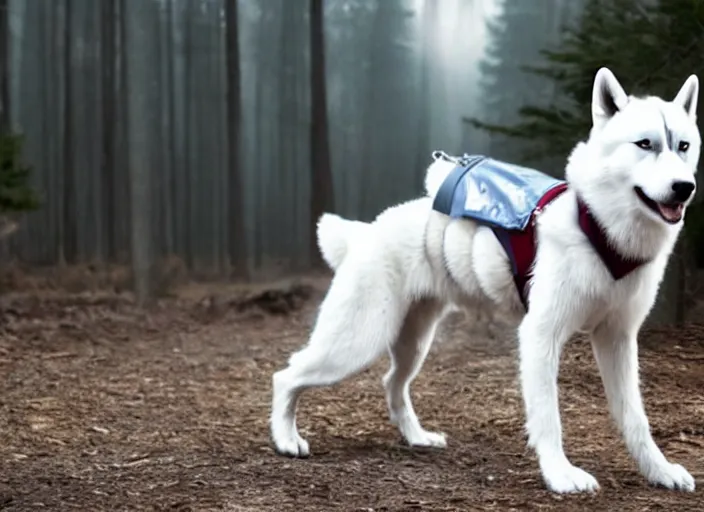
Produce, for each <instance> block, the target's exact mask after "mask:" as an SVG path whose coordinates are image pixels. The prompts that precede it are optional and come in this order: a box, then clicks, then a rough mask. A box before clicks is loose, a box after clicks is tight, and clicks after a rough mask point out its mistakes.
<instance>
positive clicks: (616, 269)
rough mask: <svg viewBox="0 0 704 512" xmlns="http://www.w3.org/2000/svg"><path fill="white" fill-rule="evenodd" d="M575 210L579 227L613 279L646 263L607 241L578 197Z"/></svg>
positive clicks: (602, 231) (617, 278)
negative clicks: (622, 253) (625, 255)
mask: <svg viewBox="0 0 704 512" xmlns="http://www.w3.org/2000/svg"><path fill="white" fill-rule="evenodd" d="M577 211H578V212H579V227H581V228H582V232H583V233H584V234H585V235H586V236H587V238H588V239H589V241H590V242H591V244H592V247H594V250H595V251H596V252H597V254H599V256H600V257H601V261H603V262H604V265H605V266H606V268H607V269H608V270H609V272H610V273H611V276H612V277H613V278H614V279H616V280H619V279H621V278H622V277H625V276H626V275H628V274H630V273H631V272H633V271H634V270H635V269H637V268H638V267H640V266H641V265H645V264H646V263H648V261H647V260H637V259H629V258H626V257H624V256H622V255H621V254H620V253H619V252H617V251H616V249H614V247H613V246H612V245H611V243H610V242H609V239H608V238H607V236H606V232H605V231H604V230H603V229H602V228H601V225H599V223H598V222H597V220H596V219H595V218H594V216H593V215H592V214H591V212H590V211H589V208H588V207H587V205H586V204H585V203H584V202H582V200H581V199H579V198H577Z"/></svg>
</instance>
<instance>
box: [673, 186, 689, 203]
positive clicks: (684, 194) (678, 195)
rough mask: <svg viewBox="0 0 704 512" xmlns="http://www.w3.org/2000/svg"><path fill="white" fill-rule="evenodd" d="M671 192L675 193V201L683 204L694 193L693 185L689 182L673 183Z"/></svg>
mask: <svg viewBox="0 0 704 512" xmlns="http://www.w3.org/2000/svg"><path fill="white" fill-rule="evenodd" d="M672 191H673V192H674V193H675V201H679V202H680V203H684V202H685V201H686V200H687V199H689V196H691V195H692V192H694V183H692V182H691V181H675V182H674V183H673V184H672Z"/></svg>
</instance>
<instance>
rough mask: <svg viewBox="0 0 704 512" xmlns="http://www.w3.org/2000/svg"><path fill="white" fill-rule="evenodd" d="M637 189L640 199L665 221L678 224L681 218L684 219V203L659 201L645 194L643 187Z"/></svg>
mask: <svg viewBox="0 0 704 512" xmlns="http://www.w3.org/2000/svg"><path fill="white" fill-rule="evenodd" d="M635 191H636V195H637V196H638V197H639V198H640V200H641V201H643V203H644V204H645V205H646V206H647V207H648V208H650V209H651V210H653V211H654V212H655V213H657V214H658V215H660V217H662V219H663V220H664V221H665V222H667V223H669V224H677V223H678V222H679V221H680V220H682V214H683V213H684V203H658V202H657V201H653V200H652V199H650V198H649V197H648V196H647V195H645V192H643V189H641V188H640V187H635Z"/></svg>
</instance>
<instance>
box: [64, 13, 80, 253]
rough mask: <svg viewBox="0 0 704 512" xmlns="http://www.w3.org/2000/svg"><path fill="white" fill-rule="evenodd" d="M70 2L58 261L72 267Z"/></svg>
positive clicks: (65, 66)
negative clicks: (60, 233) (60, 251)
mask: <svg viewBox="0 0 704 512" xmlns="http://www.w3.org/2000/svg"><path fill="white" fill-rule="evenodd" d="M72 4H73V2H72V0H65V4H64V6H65V10H64V16H65V26H64V39H63V43H64V48H63V50H64V84H63V85H64V115H63V120H64V123H63V132H64V141H63V142H64V148H63V175H64V180H63V196H64V199H63V211H62V217H63V225H64V241H63V249H64V250H63V254H62V260H63V261H64V262H69V263H74V262H75V261H76V253H77V239H76V198H75V183H74V182H75V180H74V176H75V169H74V158H73V100H72V96H73V85H72V84H73V76H72V74H73V66H72V59H71V54H72V52H71V32H72V30H73V23H72V19H71V18H72V17H73V5H72Z"/></svg>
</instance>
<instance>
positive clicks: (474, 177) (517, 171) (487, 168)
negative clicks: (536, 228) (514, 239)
mask: <svg viewBox="0 0 704 512" xmlns="http://www.w3.org/2000/svg"><path fill="white" fill-rule="evenodd" d="M433 158H435V159H436V160H437V159H438V158H443V159H445V160H448V161H450V162H453V163H455V164H456V165H457V167H455V169H454V170H453V171H452V172H451V173H450V174H449V176H448V177H447V178H446V179H445V181H444V182H443V184H442V186H441V187H440V190H439V191H438V193H437V196H435V202H434V203H433V209H434V210H437V211H439V212H440V213H444V214H446V215H449V216H450V217H452V218H460V217H467V218H470V219H474V220H475V221H477V222H479V223H481V224H484V225H487V226H490V227H493V228H500V229H505V230H523V229H525V228H526V226H527V225H528V222H529V221H530V219H531V216H532V215H533V213H534V212H535V209H536V208H537V206H538V202H539V201H540V199H541V198H543V197H544V196H545V194H546V193H547V192H548V191H550V189H552V188H554V187H556V186H558V185H562V184H564V183H565V182H564V181H562V180H558V179H556V178H553V177H552V176H548V175H547V174H544V173H542V172H539V171H536V170H535V169H529V168H527V167H521V166H519V165H513V164H508V163H505V162H500V161H498V160H494V159H492V158H488V157H485V156H482V155H467V154H465V155H463V156H462V157H459V158H454V157H450V156H448V155H446V154H445V153H443V152H440V151H436V152H434V153H433Z"/></svg>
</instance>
